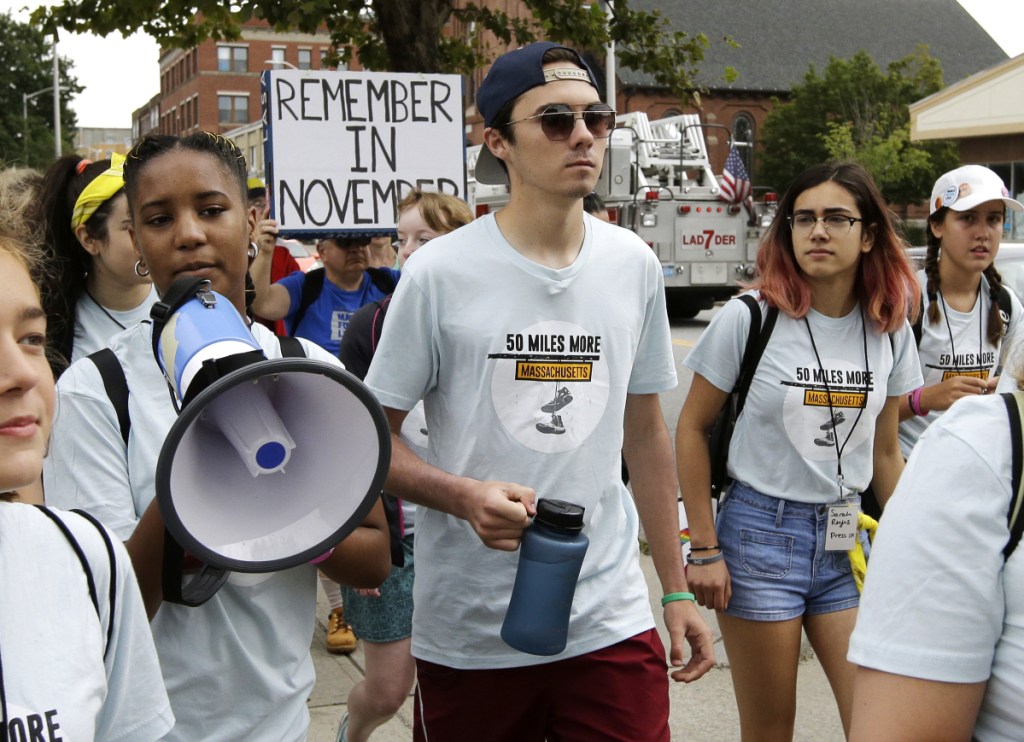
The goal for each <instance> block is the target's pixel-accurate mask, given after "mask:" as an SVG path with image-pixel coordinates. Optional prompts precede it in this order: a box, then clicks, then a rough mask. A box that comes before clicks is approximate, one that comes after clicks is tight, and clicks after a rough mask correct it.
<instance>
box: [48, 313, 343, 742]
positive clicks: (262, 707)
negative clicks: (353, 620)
mask: <svg viewBox="0 0 1024 742" xmlns="http://www.w3.org/2000/svg"><path fill="white" fill-rule="evenodd" d="M151 327H152V326H151V325H150V324H149V323H148V322H147V323H143V324H139V325H136V326H135V327H132V328H129V329H128V330H126V331H124V332H122V333H120V334H118V335H117V336H115V337H114V338H113V339H112V340H111V342H110V347H111V349H112V350H113V351H114V353H115V355H116V356H117V358H118V360H119V361H120V362H121V365H122V367H123V369H124V372H125V377H126V380H127V382H128V388H129V391H130V395H129V398H128V409H129V417H130V418H131V434H130V437H129V440H128V445H127V449H126V447H125V444H124V441H123V439H122V438H121V432H120V429H119V426H118V420H117V416H116V414H115V412H114V409H113V407H112V405H111V402H110V398H109V397H108V395H107V393H106V391H105V390H104V387H103V381H102V378H101V376H100V374H99V371H98V370H97V368H96V366H95V364H94V363H92V361H90V360H88V359H83V360H82V361H79V362H78V363H74V364H72V366H71V367H70V368H69V369H68V370H67V371H66V372H65V373H64V375H63V376H61V378H60V381H59V382H58V384H57V392H58V404H57V416H56V419H55V421H54V430H53V436H52V439H51V443H50V451H49V455H48V456H47V459H46V461H45V462H44V471H43V476H44V482H46V487H47V497H48V498H50V492H51V491H52V492H54V496H53V497H52V498H50V499H51V501H52V502H53V504H55V505H58V506H60V507H66V508H81V509H83V510H86V511H88V512H89V513H90V514H92V515H93V516H94V517H96V518H97V519H98V520H100V521H101V522H102V523H103V524H104V525H106V526H107V527H109V528H110V529H111V530H113V531H114V532H115V533H116V534H117V536H118V538H120V539H121V540H126V539H127V538H128V537H129V536H130V535H131V534H132V532H133V531H134V530H135V527H136V525H138V521H139V518H140V517H141V515H142V513H143V512H145V510H146V508H147V507H148V506H149V504H150V502H151V501H152V500H153V498H154V497H155V496H156V491H155V476H156V462H157V460H158V458H159V455H160V450H161V448H162V446H163V442H164V439H165V437H166V435H167V432H168V431H169V430H170V428H171V425H172V424H173V423H174V421H175V419H176V418H177V413H176V411H175V409H174V407H173V405H172V403H171V399H170V396H169V393H168V387H167V382H166V381H165V380H164V377H163V375H162V374H161V372H160V369H159V367H158V366H157V363H156V360H155V359H154V357H153V349H152V339H151V338H152V333H151ZM251 330H252V334H253V337H255V338H256V340H257V342H258V343H259V344H260V346H261V348H262V349H263V352H264V353H265V354H266V356H267V357H268V358H270V359H275V358H280V357H281V350H280V344H279V343H278V340H277V338H276V337H275V336H274V335H273V333H271V331H270V330H268V329H266V328H265V327H263V326H262V325H259V324H254V325H253V326H252V328H251ZM300 342H302V345H303V349H304V350H305V353H306V356H307V357H308V358H311V359H315V360H318V361H324V362H326V363H329V364H332V365H335V366H340V365H341V364H340V361H338V359H337V358H335V357H333V356H331V355H330V354H328V353H327V352H326V351H324V350H323V349H322V348H319V347H318V346H316V345H314V344H313V343H311V342H309V341H305V340H303V341H300ZM51 483H53V484H51ZM258 577H259V579H254V576H252V575H233V576H232V577H231V578H230V579H229V581H228V583H227V584H225V585H224V586H223V587H222V588H221V589H220V590H219V591H218V592H217V593H216V594H215V595H214V596H213V597H212V598H211V599H210V600H209V601H208V602H206V603H204V604H203V605H202V606H199V607H198V608H189V607H186V606H183V605H175V604H171V603H164V604H162V605H161V607H160V610H159V611H158V612H157V615H156V616H155V617H154V618H153V622H152V629H153V637H154V640H155V642H156V647H157V651H158V653H159V655H160V664H161V667H162V670H163V676H164V681H165V683H166V686H167V692H168V694H169V696H170V699H171V706H172V708H173V709H174V713H175V717H176V719H177V723H176V724H175V727H174V729H173V730H172V731H171V732H170V733H169V734H168V735H167V737H166V739H167V740H173V741H175V742H192V741H194V740H199V739H202V740H204V742H212V741H214V740H216V741H220V742H233V741H234V740H239V739H245V740H256V741H260V742H284V741H286V740H287V741H289V742H291V741H294V742H298V741H299V740H304V739H305V738H306V734H307V731H308V727H309V712H308V709H307V706H306V701H307V699H308V697H309V693H310V691H311V690H312V688H313V684H314V682H315V674H314V671H313V663H312V659H311V657H310V653H309V646H310V642H311V640H312V634H313V627H314V625H315V621H316V584H317V579H316V568H315V567H314V566H313V565H302V566H299V567H295V568H293V569H289V570H286V571H283V572H276V573H273V574H270V575H260V576H258Z"/></svg>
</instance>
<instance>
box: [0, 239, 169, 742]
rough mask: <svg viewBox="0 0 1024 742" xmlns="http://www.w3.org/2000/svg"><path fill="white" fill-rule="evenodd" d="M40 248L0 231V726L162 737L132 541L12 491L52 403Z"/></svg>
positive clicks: (28, 468) (65, 734)
mask: <svg viewBox="0 0 1024 742" xmlns="http://www.w3.org/2000/svg"><path fill="white" fill-rule="evenodd" d="M35 259H38V256H37V255H32V254H31V253H28V252H26V247H25V246H24V245H21V244H18V243H17V242H14V241H13V240H11V239H9V238H7V237H0V565H2V566H3V579H2V580H0V738H2V739H5V740H7V739H10V740H37V739H38V740H43V739H47V740H53V739H69V740H71V739H74V740H86V741H87V742H88V741H91V740H133V741H135V742H146V741H147V740H156V739H160V738H161V737H162V736H163V735H164V734H165V733H166V732H167V731H168V730H169V729H170V728H171V726H173V724H174V717H173V715H172V713H171V706H170V703H169V702H168V700H167V692H166V690H164V684H163V680H162V679H161V677H160V665H159V663H158V661H157V655H156V649H155V648H154V646H153V638H152V635H151V634H150V630H149V625H148V623H147V621H146V612H145V609H144V607H143V604H142V598H141V596H140V594H139V588H138V585H137V584H136V582H135V575H134V574H133V573H132V568H131V562H130V561H129V559H128V554H127V553H126V552H125V549H124V546H123V545H122V544H120V543H118V542H117V541H116V539H113V538H111V535H110V534H109V533H107V532H106V530H104V529H103V528H102V526H99V525H98V524H96V523H95V522H90V519H88V518H86V517H85V516H82V515H80V514H76V513H69V512H62V511H58V510H54V509H45V508H42V507H35V506H33V505H28V504H25V503H17V502H13V501H12V499H13V498H12V496H11V493H12V491H14V490H15V489H17V488H20V487H24V486H26V485H27V484H29V483H31V482H35V481H36V480H38V478H39V472H40V471H42V466H43V453H44V452H45V450H46V445H47V440H48V438H49V435H50V425H51V422H52V420H53V413H54V406H55V397H54V388H53V374H52V373H51V371H50V366H49V364H48V363H47V359H46V352H45V351H46V314H45V313H44V311H43V308H42V305H41V304H40V301H39V291H38V289H37V288H36V286H35V285H34V283H33V282H32V279H31V278H30V276H29V266H30V265H33V261H34V260H35ZM44 735H45V736H44Z"/></svg>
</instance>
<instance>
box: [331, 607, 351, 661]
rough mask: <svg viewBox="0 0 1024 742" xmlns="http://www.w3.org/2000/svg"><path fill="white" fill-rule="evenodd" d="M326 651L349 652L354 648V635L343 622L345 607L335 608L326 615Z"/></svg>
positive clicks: (333, 652) (334, 652)
mask: <svg viewBox="0 0 1024 742" xmlns="http://www.w3.org/2000/svg"><path fill="white" fill-rule="evenodd" d="M325 644H326V646H327V651H328V652H330V653H331V654H351V653H352V652H353V651H354V650H355V648H356V635H355V632H353V631H352V627H351V626H349V625H348V624H347V623H345V608H344V607H341V608H335V609H334V610H332V611H331V612H330V614H329V615H328V616H327V640H326V641H325Z"/></svg>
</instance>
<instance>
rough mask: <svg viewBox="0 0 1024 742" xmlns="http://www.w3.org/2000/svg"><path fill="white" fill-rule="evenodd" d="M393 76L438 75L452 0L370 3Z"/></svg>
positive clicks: (381, 1)
mask: <svg viewBox="0 0 1024 742" xmlns="http://www.w3.org/2000/svg"><path fill="white" fill-rule="evenodd" d="M373 10H374V13H376V15H377V19H378V27H379V28H380V32H381V36H382V37H383V38H384V44H385V46H387V49H388V56H389V57H390V58H391V61H392V69H393V70H394V71H395V72H424V73H436V72H441V71H442V70H441V68H440V47H441V38H442V32H443V29H444V26H445V23H446V22H447V21H448V18H449V17H450V16H451V13H452V0H413V1H412V2H410V0H373Z"/></svg>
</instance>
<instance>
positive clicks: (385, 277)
mask: <svg viewBox="0 0 1024 742" xmlns="http://www.w3.org/2000/svg"><path fill="white" fill-rule="evenodd" d="M366 272H367V273H369V274H370V281H371V282H373V285H374V286H376V287H377V288H378V289H380V290H381V291H382V292H384V293H385V294H391V293H393V292H394V290H395V287H396V286H397V285H398V282H397V281H395V277H394V275H393V274H392V273H391V271H389V270H385V269H384V268H367V269H366Z"/></svg>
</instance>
